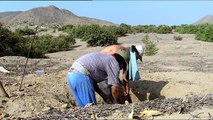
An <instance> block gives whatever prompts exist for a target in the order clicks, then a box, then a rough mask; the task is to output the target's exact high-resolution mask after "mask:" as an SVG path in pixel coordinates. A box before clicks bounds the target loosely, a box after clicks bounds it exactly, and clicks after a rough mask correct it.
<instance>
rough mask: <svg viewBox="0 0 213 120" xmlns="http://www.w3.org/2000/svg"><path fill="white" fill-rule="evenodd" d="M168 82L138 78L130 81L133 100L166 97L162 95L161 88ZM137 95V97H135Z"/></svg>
mask: <svg viewBox="0 0 213 120" xmlns="http://www.w3.org/2000/svg"><path fill="white" fill-rule="evenodd" d="M166 84H168V81H158V82H155V81H153V80H138V81H130V89H131V95H130V96H131V98H132V99H133V100H132V101H133V102H136V101H144V100H153V99H156V98H165V96H162V95H161V94H160V93H161V90H162V89H163V87H164V86H165V85H166ZM135 97H136V98H135Z"/></svg>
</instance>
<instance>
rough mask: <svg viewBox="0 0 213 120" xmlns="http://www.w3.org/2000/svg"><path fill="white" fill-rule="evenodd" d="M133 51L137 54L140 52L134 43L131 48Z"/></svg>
mask: <svg viewBox="0 0 213 120" xmlns="http://www.w3.org/2000/svg"><path fill="white" fill-rule="evenodd" d="M130 50H131V51H132V52H136V54H139V52H138V50H137V49H136V47H135V46H134V45H132V46H131V49H130Z"/></svg>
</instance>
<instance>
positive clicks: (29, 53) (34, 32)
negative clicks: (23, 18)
mask: <svg viewBox="0 0 213 120" xmlns="http://www.w3.org/2000/svg"><path fill="white" fill-rule="evenodd" d="M37 30H38V26H36V28H35V32H34V36H33V39H32V41H31V43H30V46H29V51H28V54H27V59H26V63H25V66H24V71H23V74H22V79H21V84H20V87H19V91H22V89H21V87H22V83H23V80H24V75H25V72H26V67H27V62H28V58H29V56H30V51H31V48H32V44H33V42H34V40H35V38H36V32H37Z"/></svg>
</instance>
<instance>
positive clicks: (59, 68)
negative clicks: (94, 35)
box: [0, 33, 213, 119]
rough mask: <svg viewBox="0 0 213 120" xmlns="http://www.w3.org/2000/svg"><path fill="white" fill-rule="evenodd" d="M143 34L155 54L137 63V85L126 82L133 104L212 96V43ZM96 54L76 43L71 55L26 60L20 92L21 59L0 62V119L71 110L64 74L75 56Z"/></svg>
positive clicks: (124, 40) (129, 39)
mask: <svg viewBox="0 0 213 120" xmlns="http://www.w3.org/2000/svg"><path fill="white" fill-rule="evenodd" d="M145 35H146V34H143V33H140V34H135V35H128V36H126V37H120V38H119V39H118V42H119V43H121V44H123V45H124V46H130V45H132V44H142V39H143V37H144V36H145ZM148 35H149V39H150V40H152V41H154V42H156V44H157V47H158V49H159V50H158V53H157V54H156V55H154V56H144V57H143V62H139V69H140V74H141V80H140V81H134V82H131V97H132V99H133V102H138V101H144V100H147V99H149V100H152V99H155V98H159V97H160V98H173V97H178V98H184V97H185V96H188V95H205V94H208V93H213V87H212V86H213V81H212V80H213V74H212V73H213V52H212V51H213V43H208V42H202V41H197V40H195V39H194V37H195V36H194V35H188V34H186V35H182V34H180V35H181V36H182V37H183V40H182V41H175V40H174V39H173V37H174V35H176V34H166V35H164V34H148ZM101 49H102V47H90V48H87V47H86V44H85V43H84V42H81V41H80V40H77V43H76V45H75V47H74V49H73V50H70V51H63V52H57V53H51V54H47V56H48V57H49V58H47V59H29V61H28V66H27V72H26V73H27V74H26V75H25V77H24V81H23V85H22V89H23V90H22V91H19V87H20V83H21V78H22V73H23V68H24V64H25V61H26V58H24V57H17V56H5V57H0V65H1V66H4V67H5V68H6V69H7V70H9V71H11V73H10V74H2V73H0V75H1V78H0V80H1V81H2V83H3V85H4V86H5V89H6V91H7V92H8V94H9V95H10V98H0V99H1V101H0V118H19V117H21V118H25V117H29V116H33V115H36V114H39V113H43V112H45V111H48V110H50V109H52V108H57V109H59V110H62V111H63V110H65V109H66V108H72V107H73V106H72V105H71V104H74V100H73V98H72V97H70V96H69V94H70V89H69V87H68V85H67V82H66V73H67V70H68V69H69V67H70V65H71V64H72V62H73V61H74V60H75V59H77V58H78V57H79V56H81V55H83V54H85V53H88V52H92V51H100V50H101ZM40 69H42V70H44V71H45V74H42V75H38V74H35V72H34V71H36V70H40ZM70 99H71V100H70ZM97 99H98V101H99V103H101V102H102V99H101V98H100V97H99V96H97ZM70 101H71V102H70ZM201 111H203V113H205V114H202V115H203V116H202V115H201V117H202V118H205V117H207V113H211V114H212V115H213V111H212V110H211V109H203V110H201ZM194 112H200V111H199V110H198V111H194ZM192 114H193V113H192ZM205 115H206V116H205ZM157 118H159V119H165V118H169V119H172V118H185V119H189V118H190V114H181V115H180V114H178V113H177V114H172V115H163V116H159V117H157Z"/></svg>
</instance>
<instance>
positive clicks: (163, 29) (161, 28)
mask: <svg viewBox="0 0 213 120" xmlns="http://www.w3.org/2000/svg"><path fill="white" fill-rule="evenodd" d="M157 33H160V34H167V33H172V27H170V26H167V25H160V26H158V30H157Z"/></svg>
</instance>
